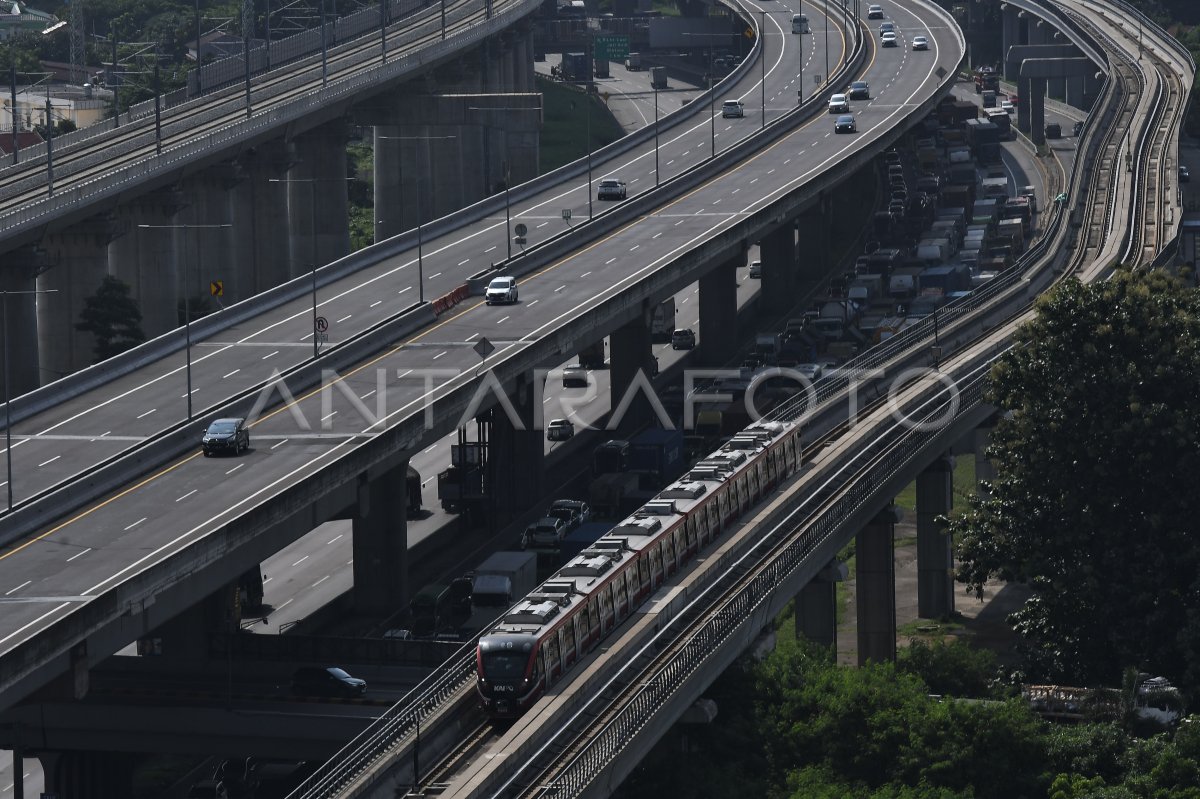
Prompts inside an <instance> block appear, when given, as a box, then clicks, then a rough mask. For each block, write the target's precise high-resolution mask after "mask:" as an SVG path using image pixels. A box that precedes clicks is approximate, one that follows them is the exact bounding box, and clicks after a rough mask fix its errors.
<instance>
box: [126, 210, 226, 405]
mask: <svg viewBox="0 0 1200 799" xmlns="http://www.w3.org/2000/svg"><path fill="white" fill-rule="evenodd" d="M138 227H139V228H143V229H148V230H155V229H158V230H207V229H212V228H229V227H233V225H232V224H231V223H229V222H220V223H216V224H211V225H138ZM200 255H201V253H200V234H199V233H197V234H196V260H197V262H199V261H200V260H201V257H200ZM186 264H187V262H186V261H185V262H184V275H183V286H184V289H183V291H182V294H183V351H184V363H185V371H186V373H187V419H188V421H189V422H190V421H191V420H192V309H191V307H190V306H189V304H188V294H187V284H188V272H187V265H186Z"/></svg>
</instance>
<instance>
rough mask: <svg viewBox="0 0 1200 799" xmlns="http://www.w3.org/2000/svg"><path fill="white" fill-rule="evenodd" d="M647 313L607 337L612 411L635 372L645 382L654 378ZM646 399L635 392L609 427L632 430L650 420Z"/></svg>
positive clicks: (650, 411) (634, 377) (622, 397)
mask: <svg viewBox="0 0 1200 799" xmlns="http://www.w3.org/2000/svg"><path fill="white" fill-rule="evenodd" d="M650 319H651V316H650V312H644V313H642V315H641V317H640V318H638V319H635V320H633V321H632V322H629V323H627V324H625V325H622V326H621V327H619V328H617V329H616V330H614V331H613V332H612V335H611V336H610V337H609V359H610V364H609V371H608V377H609V399H610V405H609V407H610V408H611V409H612V410H613V411H614V412H615V411H616V410H617V409H618V408H619V407H620V405H621V402H622V401H623V400H624V399H625V395H626V394H627V393H628V391H629V389H630V386H631V385H633V382H634V380H635V379H636V378H637V377H638V375H639V373H640V374H642V375H644V376H645V378H646V379H647V380H649V379H651V378H652V377H653V376H654V373H655V371H656V370H655V369H654V350H653V346H652V344H651V342H650ZM651 413H652V409H651V407H650V403H649V400H648V398H647V397H646V396H645V395H644V394H643V393H641V392H638V393H637V394H636V395H635V397H634V399H633V401H632V403H630V405H629V407H628V408H627V409H626V411H625V412H624V413H623V414H622V415H621V418H619V419H613V420H612V422H611V423H610V424H614V423H615V425H616V429H618V430H634V429H637V428H638V427H640V426H641V425H642V424H644V423H645V422H647V421H649V419H650V418H651Z"/></svg>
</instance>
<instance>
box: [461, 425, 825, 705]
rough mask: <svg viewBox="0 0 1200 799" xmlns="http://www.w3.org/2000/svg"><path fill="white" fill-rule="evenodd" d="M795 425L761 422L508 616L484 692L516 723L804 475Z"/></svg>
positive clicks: (483, 667)
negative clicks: (700, 558) (671, 583)
mask: <svg viewBox="0 0 1200 799" xmlns="http://www.w3.org/2000/svg"><path fill="white" fill-rule="evenodd" d="M800 433H801V428H800V425H799V424H797V423H791V422H767V421H760V422H755V423H754V424H752V425H750V426H749V427H748V428H746V429H745V430H744V431H742V432H741V433H739V434H738V435H736V436H734V437H733V438H732V439H730V440H729V441H728V442H727V443H725V444H724V445H723V446H722V447H721V448H720V449H719V450H717V451H716V452H714V453H713V454H711V455H709V456H708V457H707V458H705V459H704V460H702V461H700V462H699V463H697V464H696V465H695V466H693V467H692V468H691V470H690V471H689V472H688V473H687V474H686V475H684V476H683V477H682V478H680V480H678V481H677V482H675V483H672V484H671V485H669V486H667V488H665V489H664V490H663V491H661V492H660V493H659V494H658V495H657V496H656V497H655V498H654V499H653V500H651V501H650V502H648V503H646V504H645V505H643V506H642V507H641V508H639V509H638V510H637V512H635V513H634V514H633V515H632V516H630V517H628V518H627V519H625V520H624V521H622V522H621V523H620V524H618V525H617V526H616V527H614V528H613V529H612V530H611V531H610V532H609V533H607V534H605V535H604V536H603V537H602V538H600V539H599V540H598V541H597V542H596V543H595V544H593V545H591V546H590V547H588V548H587V549H585V550H584V551H583V552H582V553H580V554H579V555H578V556H576V557H575V558H573V559H572V560H570V561H568V562H567V564H566V565H565V566H563V567H562V568H561V569H559V570H558V571H557V572H556V573H555V574H554V575H553V576H551V577H550V579H548V580H547V581H546V582H544V583H542V584H541V585H540V586H538V587H537V588H535V589H534V591H533V593H531V594H529V595H528V596H526V597H525V598H524V599H522V600H521V601H519V602H518V603H517V604H516V605H514V606H513V607H512V608H510V609H509V610H508V612H507V613H506V614H504V616H503V617H502V619H501V620H500V621H499V622H498V623H496V624H495V625H493V626H492V627H491V628H490V629H489V630H487V631H486V632H485V633H484V634H483V635H482V636H481V637H480V639H479V646H478V649H477V651H476V658H475V665H476V689H477V690H478V691H479V697H480V700H481V701H482V704H483V707H484V710H485V711H486V712H487V713H488V714H489V715H490V716H492V717H493V718H514V717H516V716H519V715H521V714H522V713H524V712H525V711H526V710H527V709H528V708H529V707H530V705H532V704H533V703H534V702H536V701H537V699H538V698H539V697H540V696H541V695H542V694H543V693H544V692H545V691H546V689H547V688H549V687H550V686H551V685H553V684H555V683H557V682H558V681H559V680H561V679H562V678H563V676H564V675H565V674H566V673H567V671H568V670H569V669H571V668H572V667H573V666H574V665H575V664H576V663H577V662H579V660H581V659H582V658H583V656H584V655H585V654H587V653H588V652H589V651H590V650H591V649H592V648H593V647H594V646H596V644H597V643H599V642H600V641H601V640H602V639H603V638H605V637H606V636H607V635H609V634H610V633H611V632H612V631H613V630H614V629H616V627H617V625H619V624H620V623H621V622H622V621H624V620H625V619H626V618H627V617H628V616H629V615H630V614H632V613H633V612H634V611H635V610H636V609H637V608H638V607H639V606H640V605H641V604H642V603H643V602H645V601H646V599H647V598H649V597H650V596H651V595H652V594H653V593H654V592H655V591H656V590H658V588H659V587H660V586H661V585H662V584H663V582H665V581H666V579H667V578H668V577H670V576H671V575H672V574H674V573H675V572H676V571H678V570H679V569H680V568H682V567H683V565H684V564H685V563H686V562H687V561H688V560H689V559H691V558H692V557H694V556H695V554H696V553H697V552H699V551H700V550H701V549H703V548H704V547H705V546H707V545H708V544H709V543H710V542H712V541H713V540H714V539H715V538H716V537H717V536H719V535H720V534H721V533H722V532H723V531H725V530H726V529H728V527H729V525H730V524H731V523H732V522H733V521H734V520H736V519H737V518H738V517H739V516H741V515H742V514H743V513H745V512H746V511H748V510H749V509H751V508H752V507H754V506H755V505H757V504H759V503H760V502H761V501H762V500H763V499H765V498H766V495H767V494H768V492H770V491H771V490H772V489H774V487H775V486H776V485H778V484H779V483H780V482H781V481H782V480H784V479H786V478H787V477H789V476H790V475H791V474H793V473H794V472H795V471H796V470H797V469H798V468H799V467H800Z"/></svg>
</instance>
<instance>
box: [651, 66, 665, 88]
mask: <svg viewBox="0 0 1200 799" xmlns="http://www.w3.org/2000/svg"><path fill="white" fill-rule="evenodd" d="M650 88H652V89H657V90H659V91H664V90H666V89H667V88H668V86H667V68H666V67H650Z"/></svg>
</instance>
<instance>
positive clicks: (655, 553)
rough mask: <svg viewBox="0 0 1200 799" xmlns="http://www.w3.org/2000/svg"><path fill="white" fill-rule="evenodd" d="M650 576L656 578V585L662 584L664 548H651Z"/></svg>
mask: <svg viewBox="0 0 1200 799" xmlns="http://www.w3.org/2000/svg"><path fill="white" fill-rule="evenodd" d="M650 574H651V575H653V577H654V582H655V584H656V585H657V584H659V583H661V582H662V575H663V570H662V547H661V546H654V547H651V548H650Z"/></svg>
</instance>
